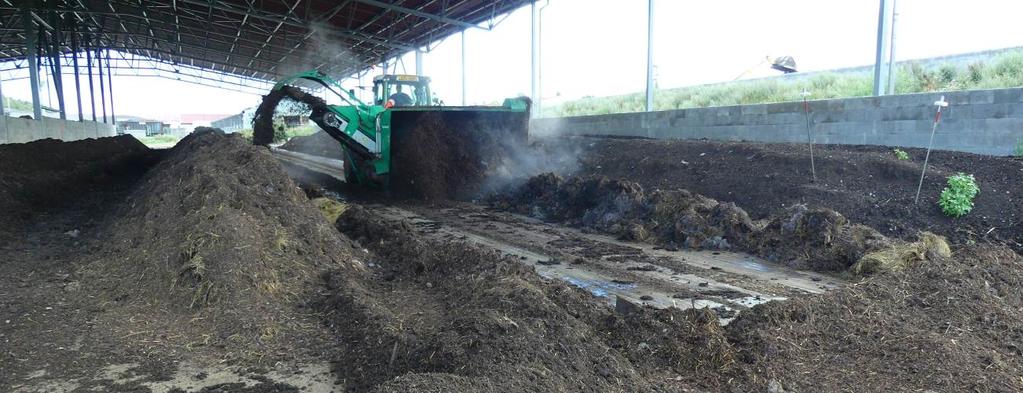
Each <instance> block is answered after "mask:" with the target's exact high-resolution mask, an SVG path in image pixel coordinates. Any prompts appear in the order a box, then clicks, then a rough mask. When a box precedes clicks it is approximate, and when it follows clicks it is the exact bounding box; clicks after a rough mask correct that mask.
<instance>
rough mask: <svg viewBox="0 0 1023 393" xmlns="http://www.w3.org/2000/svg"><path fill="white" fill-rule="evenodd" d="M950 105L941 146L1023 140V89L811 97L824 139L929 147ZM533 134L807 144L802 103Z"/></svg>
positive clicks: (533, 128) (552, 124)
mask: <svg viewBox="0 0 1023 393" xmlns="http://www.w3.org/2000/svg"><path fill="white" fill-rule="evenodd" d="M942 95H944V96H945V100H946V101H948V102H949V106H948V107H947V108H945V109H944V111H943V113H942V121H941V124H940V125H939V126H938V131H937V133H935V136H934V147H935V148H936V149H941V150H956V151H965V152H971V153H980V154H991V155H1009V154H1012V151H1013V149H1014V148H1015V146H1016V144H1017V143H1019V142H1020V141H1023V88H1011V89H996V90H974V91H958V92H944V93H922V94H907V95H895V96H883V97H858V98H845V99H834V100H816V101H811V102H810V113H811V117H810V118H811V121H812V125H813V137H814V140H815V142H816V143H825V144H862V145H888V146H900V147H927V143H928V139H929V138H930V133H931V125H932V122H933V120H934V110H935V106H934V102H935V101H937V100H938V99H939V98H940V97H941V96H942ZM530 133H531V134H533V135H541V136H542V135H553V134H558V133H561V134H566V135H613V136H634V137H649V138H661V139H699V138H707V139H714V140H724V141H755V142H795V143H805V142H806V138H807V136H806V120H805V118H804V115H803V103H802V102H783V103H777V104H758V105H742V106H726V107H713V108H693V109H678V110H670V111H658V112H640V113H621V114H612V115H597V116H579V117H563V118H546V119H534V120H532V121H531V122H530Z"/></svg>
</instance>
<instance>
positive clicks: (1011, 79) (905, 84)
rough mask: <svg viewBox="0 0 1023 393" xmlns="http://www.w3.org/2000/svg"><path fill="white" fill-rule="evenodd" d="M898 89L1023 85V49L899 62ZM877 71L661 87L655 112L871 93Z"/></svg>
mask: <svg viewBox="0 0 1023 393" xmlns="http://www.w3.org/2000/svg"><path fill="white" fill-rule="evenodd" d="M895 86H896V89H895V90H896V92H897V93H899V94H909V93H923V92H930V91H947V90H970V89H994V88H1003V87H1016V86H1023V52H1021V51H1014V52H1009V53H1003V54H999V55H997V56H993V57H991V59H990V60H988V61H977V62H972V63H967V64H964V65H957V64H954V63H945V64H941V65H937V66H929V67H925V66H922V65H920V64H918V63H908V64H902V65H899V66H898V71H897V73H896V82H895ZM872 87H873V75H872V74H871V73H869V72H861V73H842V74H839V73H821V74H818V75H814V76H811V77H808V78H802V79H793V80H790V79H785V78H765V79H758V80H751V81H739V82H729V83H721V84H714V85H701V86H690V87H681V88H675V89H662V90H658V91H657V93H656V94H655V95H654V108H655V110H669V109H681V108H702V107H711V106H728V105H746V104H764V103H772V102H785V101H797V100H800V95H799V93H800V92H802V91H803V89H806V90H809V91H810V93H811V94H812V95H811V97H812V99H816V100H819V99H828V98H844V97H862V96H869V95H870V94H871V90H872ZM645 102H646V100H645V96H644V94H643V93H633V94H627V95H620V96H611V97H589V98H582V99H578V100H573V101H568V102H564V103H561V104H557V105H551V106H548V107H545V108H543V117H562V116H585V115H602V114H608V113H625V112H641V111H643V110H644V107H645Z"/></svg>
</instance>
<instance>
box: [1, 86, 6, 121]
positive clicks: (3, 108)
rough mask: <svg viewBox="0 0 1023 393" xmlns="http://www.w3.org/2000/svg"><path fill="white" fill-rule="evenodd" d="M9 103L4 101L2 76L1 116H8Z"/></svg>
mask: <svg viewBox="0 0 1023 393" xmlns="http://www.w3.org/2000/svg"><path fill="white" fill-rule="evenodd" d="M6 104H7V103H6V102H5V101H4V81H3V78H0V117H4V116H7V105H6Z"/></svg>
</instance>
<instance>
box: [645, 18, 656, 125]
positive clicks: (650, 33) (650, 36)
mask: <svg viewBox="0 0 1023 393" xmlns="http://www.w3.org/2000/svg"><path fill="white" fill-rule="evenodd" d="M653 110H654V0H647V15H646V111H647V112H650V111H653Z"/></svg>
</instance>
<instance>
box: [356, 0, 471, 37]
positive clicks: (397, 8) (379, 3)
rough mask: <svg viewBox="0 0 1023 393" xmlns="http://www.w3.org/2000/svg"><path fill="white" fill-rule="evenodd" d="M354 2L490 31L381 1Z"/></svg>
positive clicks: (456, 20)
mask: <svg viewBox="0 0 1023 393" xmlns="http://www.w3.org/2000/svg"><path fill="white" fill-rule="evenodd" d="M356 1H358V2H360V3H363V4H369V5H371V6H374V7H378V8H383V9H386V10H391V11H397V12H401V13H405V14H409V15H415V16H418V17H421V18H426V19H430V20H435V21H437V22H444V23H447V24H449V25H455V26H461V27H462V28H466V29H474V28H475V29H482V30H490V29H488V28H486V27H482V26H478V25H475V24H472V23H469V22H466V21H461V20H458V19H452V18H448V17H444V16H440V15H434V14H431V13H429V12H424V11H419V10H415V9H412V8H406V7H402V6H397V5H393V4H388V3H384V2H382V1H376V0H356Z"/></svg>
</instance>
